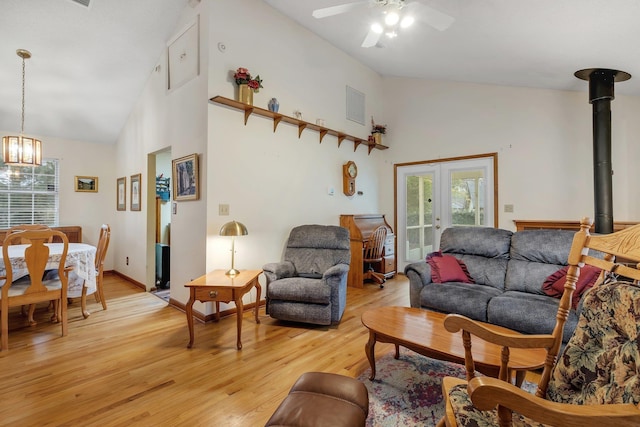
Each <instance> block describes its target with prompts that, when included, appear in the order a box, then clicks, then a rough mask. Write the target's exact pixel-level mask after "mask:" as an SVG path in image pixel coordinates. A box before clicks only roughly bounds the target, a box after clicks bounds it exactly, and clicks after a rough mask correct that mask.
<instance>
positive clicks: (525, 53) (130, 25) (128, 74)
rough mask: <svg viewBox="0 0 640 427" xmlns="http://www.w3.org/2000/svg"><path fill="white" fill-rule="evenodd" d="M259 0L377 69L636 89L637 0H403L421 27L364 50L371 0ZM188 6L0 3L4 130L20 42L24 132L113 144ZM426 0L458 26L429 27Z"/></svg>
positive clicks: (374, 11) (0, 118)
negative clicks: (619, 78)
mask: <svg viewBox="0 0 640 427" xmlns="http://www.w3.org/2000/svg"><path fill="white" fill-rule="evenodd" d="M77 1H87V0H77ZM208 1H212V2H213V1H218V0H208ZM251 1H256V2H257V1H261V0H251ZM262 1H264V2H265V3H267V4H269V5H271V6H273V7H274V8H276V9H277V10H279V11H280V12H282V13H283V14H285V15H287V16H289V17H290V18H291V19H293V20H295V21H297V22H299V23H300V24H301V25H302V26H304V27H306V28H308V29H309V30H311V31H313V32H315V33H316V34H318V35H319V36H320V37H322V38H324V39H326V40H327V41H328V42H329V43H331V44H333V45H335V46H336V47H338V48H339V49H341V50H343V51H345V52H347V53H348V54H349V55H350V56H352V57H354V58H355V59H357V60H358V61H360V62H362V63H364V64H366V65H367V66H369V67H370V68H372V69H373V70H375V71H377V72H378V73H380V74H381V75H383V76H402V77H411V78H426V79H444V80H454V81H465V82H478V83H488V84H498V85H510V86H524V87H533V88H549V89H557V90H570V91H581V92H585V102H587V96H586V92H587V88H588V85H587V83H586V82H584V81H582V80H578V79H577V78H575V77H574V76H573V73H574V72H575V71H577V70H580V69H583V68H592V67H601V68H613V69H619V70H623V71H626V72H628V73H630V74H631V75H635V74H638V77H632V79H631V80H629V81H627V82H623V83H618V84H616V94H625V95H634V96H640V51H639V50H638V48H637V41H638V40H640V25H638V19H640V1H638V0H535V1H534V0H407V3H408V5H407V10H411V9H416V10H417V11H420V13H419V14H418V16H416V18H417V21H416V23H415V24H414V25H413V26H412V27H410V28H409V29H406V30H402V31H400V32H399V35H398V37H397V38H395V39H392V40H387V39H386V38H385V37H381V38H380V40H379V43H378V45H377V46H374V47H370V48H363V47H361V44H362V41H363V39H364V38H365V37H366V35H367V33H368V31H369V27H370V24H371V22H372V21H373V20H374V19H377V18H379V17H380V16H381V13H382V11H381V8H380V7H378V6H375V5H373V3H374V2H375V0H364V1H357V0H304V1H302V0H262ZM343 3H354V4H353V5H352V6H353V7H351V8H350V10H349V11H348V12H346V13H342V14H338V15H334V16H329V17H326V18H323V19H316V18H314V17H313V16H312V13H313V11H314V10H316V9H321V8H325V7H331V6H336V5H340V4H343ZM412 3H413V4H412ZM187 4H188V0H90V5H89V7H88V8H87V7H84V6H81V5H79V4H77V2H76V1H74V0H2V1H1V2H0V40H1V41H2V42H1V43H0V129H2V130H7V131H19V126H20V99H21V89H20V82H21V68H22V65H21V60H20V58H19V57H18V56H17V55H16V54H15V50H16V49H19V48H22V49H28V50H30V51H31V53H32V54H33V57H32V58H31V59H29V60H27V64H26V74H27V77H26V84H27V89H26V90H27V93H26V122H25V131H26V133H28V134H33V135H44V136H54V137H61V138H68V139H74V140H80V141H90V142H101V143H114V142H115V141H116V139H117V136H118V134H119V132H120V131H121V129H122V126H123V125H124V123H125V120H126V118H127V116H128V115H129V113H130V112H131V110H132V108H133V105H134V103H135V101H136V100H137V99H138V97H139V96H140V94H141V91H142V88H143V85H144V83H145V81H146V80H147V78H148V77H149V75H150V73H151V72H152V70H153V68H154V67H155V65H157V64H156V62H157V61H158V58H159V57H160V55H161V53H162V51H163V49H166V43H167V41H168V40H169V39H170V37H172V36H173V35H174V31H175V29H176V25H177V22H178V17H179V16H180V13H181V11H182V9H183V8H184V7H185V6H186V5H187ZM420 6H426V8H424V7H423V8H421V7H420ZM429 8H433V9H435V10H437V11H439V12H441V13H444V14H446V15H449V16H451V17H452V18H453V19H454V21H453V23H452V24H451V25H450V26H449V27H448V28H447V29H446V30H444V31H439V30H438V29H435V28H434V27H433V26H431V25H430V24H429V22H430V19H429V16H426V15H425V10H426V11H429ZM257 40H258V41H259V40H261V39H260V38H258V39H257ZM262 40H264V39H262Z"/></svg>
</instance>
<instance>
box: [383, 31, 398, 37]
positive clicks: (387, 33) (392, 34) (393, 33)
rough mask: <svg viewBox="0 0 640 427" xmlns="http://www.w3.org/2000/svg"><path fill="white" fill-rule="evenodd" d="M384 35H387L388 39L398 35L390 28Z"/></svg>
mask: <svg viewBox="0 0 640 427" xmlns="http://www.w3.org/2000/svg"><path fill="white" fill-rule="evenodd" d="M385 36H387V37H388V38H390V39H395V38H396V37H398V33H396V32H395V31H394V30H391V31H387V32H386V33H385Z"/></svg>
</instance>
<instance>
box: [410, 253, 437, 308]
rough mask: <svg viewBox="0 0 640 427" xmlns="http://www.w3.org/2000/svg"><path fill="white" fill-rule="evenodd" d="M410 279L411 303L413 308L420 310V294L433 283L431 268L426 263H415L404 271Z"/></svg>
mask: <svg viewBox="0 0 640 427" xmlns="http://www.w3.org/2000/svg"><path fill="white" fill-rule="evenodd" d="M404 274H405V275H406V276H407V277H408V278H409V301H410V303H411V307H417V308H420V292H421V291H422V288H424V287H425V286H426V285H428V284H430V283H432V282H431V266H430V265H429V264H428V263H426V262H414V263H412V264H409V265H407V266H406V267H405V269H404Z"/></svg>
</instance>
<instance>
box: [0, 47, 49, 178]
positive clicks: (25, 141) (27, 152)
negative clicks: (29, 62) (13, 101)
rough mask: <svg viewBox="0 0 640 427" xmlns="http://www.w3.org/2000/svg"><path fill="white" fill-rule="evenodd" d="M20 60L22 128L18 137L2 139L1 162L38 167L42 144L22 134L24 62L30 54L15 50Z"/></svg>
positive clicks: (40, 161)
mask: <svg viewBox="0 0 640 427" xmlns="http://www.w3.org/2000/svg"><path fill="white" fill-rule="evenodd" d="M16 54H18V56H19V57H20V58H22V127H21V128H20V136H3V137H2V160H3V161H4V163H5V164H8V165H16V166H40V165H41V164H42V143H41V142H40V140H38V139H35V138H26V137H25V136H24V135H23V134H24V82H25V66H24V63H25V60H26V59H29V58H31V52H29V51H28V50H24V49H18V50H16Z"/></svg>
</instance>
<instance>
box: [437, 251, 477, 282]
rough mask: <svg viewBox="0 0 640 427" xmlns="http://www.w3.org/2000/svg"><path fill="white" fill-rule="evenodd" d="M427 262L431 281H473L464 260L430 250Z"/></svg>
mask: <svg viewBox="0 0 640 427" xmlns="http://www.w3.org/2000/svg"><path fill="white" fill-rule="evenodd" d="M427 262H428V263H429V266H431V281H432V282H433V283H443V282H462V283H475V282H474V281H473V278H472V277H471V276H470V275H469V271H468V270H467V266H466V265H464V262H462V261H461V260H459V259H458V258H456V257H454V256H453V255H443V254H442V252H441V251H437V252H432V253H430V254H429V255H427Z"/></svg>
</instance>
